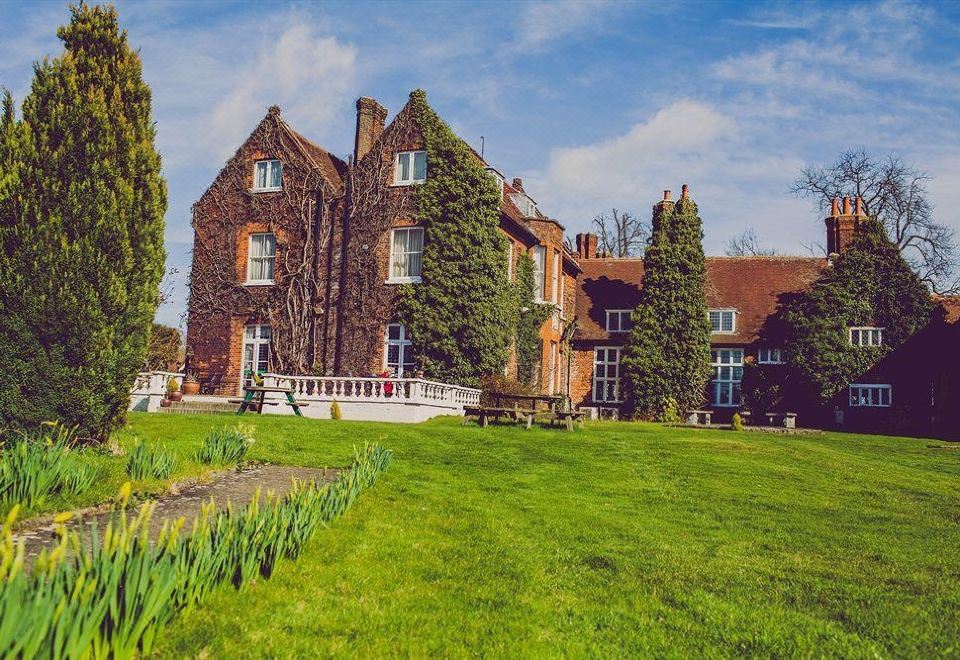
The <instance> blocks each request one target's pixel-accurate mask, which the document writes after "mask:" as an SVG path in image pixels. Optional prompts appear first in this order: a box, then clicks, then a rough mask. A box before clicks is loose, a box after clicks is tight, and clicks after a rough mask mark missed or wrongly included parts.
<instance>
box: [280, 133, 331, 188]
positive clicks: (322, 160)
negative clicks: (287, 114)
mask: <svg viewBox="0 0 960 660" xmlns="http://www.w3.org/2000/svg"><path fill="white" fill-rule="evenodd" d="M280 123H281V125H282V126H283V127H284V129H286V130H287V131H288V132H289V133H290V136H291V137H292V138H293V140H294V143H295V144H297V145H298V146H299V147H300V151H301V153H302V154H303V155H304V157H306V158H307V160H309V161H310V162H312V163H313V164H314V165H315V166H316V167H317V168H318V169H319V170H320V171H321V172H322V173H323V176H324V178H325V179H326V180H327V181H329V182H330V184H331V185H332V186H333V187H334V188H335V189H337V190H343V180H344V177H345V176H346V175H347V164H346V163H345V162H343V161H342V160H340V159H339V158H337V157H336V156H334V155H333V154H331V153H330V152H329V151H327V150H326V149H324V148H323V147H321V146H320V145H318V144H316V143H314V142H311V141H310V140H308V139H307V138H305V137H304V136H303V135H301V134H300V133H298V132H297V131H295V130H293V128H291V126H290V124H288V123H287V122H286V120H285V119H283V118H282V117H281V118H280Z"/></svg>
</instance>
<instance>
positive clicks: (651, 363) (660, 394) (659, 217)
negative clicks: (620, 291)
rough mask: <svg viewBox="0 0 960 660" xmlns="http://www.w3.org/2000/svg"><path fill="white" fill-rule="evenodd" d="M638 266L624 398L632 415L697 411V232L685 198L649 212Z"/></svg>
mask: <svg viewBox="0 0 960 660" xmlns="http://www.w3.org/2000/svg"><path fill="white" fill-rule="evenodd" d="M685 192H686V191H685ZM643 267H644V272H643V286H642V288H641V293H640V302H639V304H638V305H637V308H636V309H635V310H634V312H633V329H632V330H631V332H630V336H629V339H628V341H627V345H626V347H625V354H624V357H623V360H622V369H623V377H624V379H625V385H626V392H625V394H626V397H625V401H626V404H627V406H626V407H627V410H628V412H630V413H631V414H633V415H635V416H637V417H641V418H644V419H664V418H665V416H666V415H668V414H670V413H673V414H676V411H678V410H679V411H683V410H686V409H688V408H693V407H697V406H699V405H700V404H701V403H702V401H703V398H704V393H705V391H706V385H707V382H708V380H709V378H710V324H709V322H708V320H707V301H706V293H705V290H706V289H705V286H706V276H707V268H706V259H705V257H704V254H703V230H702V223H701V221H700V216H699V215H698V213H697V205H696V204H695V203H694V202H693V200H691V199H690V198H689V197H687V196H686V194H684V196H683V197H681V199H680V200H679V201H678V202H677V203H676V204H673V203H671V202H661V203H660V204H658V205H657V206H656V207H654V215H653V233H652V237H651V242H650V245H649V246H648V247H647V250H646V252H645V254H644V259H643Z"/></svg>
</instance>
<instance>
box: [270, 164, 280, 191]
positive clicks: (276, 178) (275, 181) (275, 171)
mask: <svg viewBox="0 0 960 660" xmlns="http://www.w3.org/2000/svg"><path fill="white" fill-rule="evenodd" d="M271 165H273V167H271V168H270V170H271V174H272V175H273V176H272V179H271V181H270V186H271V187H273V188H279V187H280V161H279V160H275V161H272V162H271Z"/></svg>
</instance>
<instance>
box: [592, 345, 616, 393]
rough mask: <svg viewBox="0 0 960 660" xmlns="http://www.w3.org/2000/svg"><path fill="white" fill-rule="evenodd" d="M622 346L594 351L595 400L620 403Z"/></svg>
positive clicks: (598, 348)
mask: <svg viewBox="0 0 960 660" xmlns="http://www.w3.org/2000/svg"><path fill="white" fill-rule="evenodd" d="M621 350H622V347H620V346H600V347H597V348H595V349H593V400H594V401H595V402H597V403H620V351H621Z"/></svg>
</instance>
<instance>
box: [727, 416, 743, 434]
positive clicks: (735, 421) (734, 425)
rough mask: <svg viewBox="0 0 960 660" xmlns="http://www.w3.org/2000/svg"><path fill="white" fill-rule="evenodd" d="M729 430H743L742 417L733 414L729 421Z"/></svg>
mask: <svg viewBox="0 0 960 660" xmlns="http://www.w3.org/2000/svg"><path fill="white" fill-rule="evenodd" d="M730 430H732V431H742V430H743V417H741V416H740V413H733V417H732V418H731V419H730Z"/></svg>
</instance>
